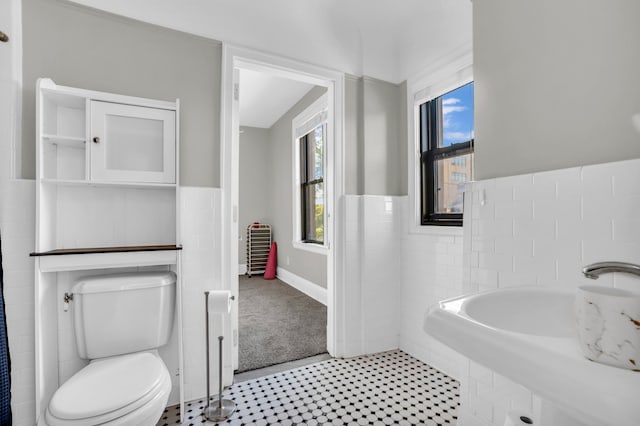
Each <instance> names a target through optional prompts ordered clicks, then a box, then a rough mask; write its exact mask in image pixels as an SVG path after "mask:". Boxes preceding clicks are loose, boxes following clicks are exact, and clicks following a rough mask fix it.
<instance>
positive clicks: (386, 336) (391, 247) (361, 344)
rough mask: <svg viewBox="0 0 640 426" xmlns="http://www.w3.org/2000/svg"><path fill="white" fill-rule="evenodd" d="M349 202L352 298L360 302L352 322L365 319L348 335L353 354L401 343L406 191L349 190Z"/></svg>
mask: <svg viewBox="0 0 640 426" xmlns="http://www.w3.org/2000/svg"><path fill="white" fill-rule="evenodd" d="M344 206H345V218H346V220H345V236H346V251H345V254H346V262H345V265H346V268H345V279H346V281H347V282H348V283H349V286H348V292H349V293H348V295H347V299H348V300H353V301H358V302H359V303H358V304H357V305H356V306H350V307H349V310H348V311H347V312H346V322H347V323H348V324H361V325H362V334H361V335H354V336H352V335H349V336H347V355H349V356H350V355H356V354H357V355H359V354H363V353H364V354H367V353H375V352H382V351H387V350H391V349H397V348H398V346H399V333H398V330H399V327H400V324H399V318H400V313H399V307H400V305H399V302H400V301H399V295H400V291H401V287H402V274H401V270H400V268H401V267H402V241H401V239H400V238H399V235H403V234H404V233H406V223H405V211H406V208H405V206H406V197H390V196H376V195H347V196H345V199H344ZM354 329H355V328H354Z"/></svg>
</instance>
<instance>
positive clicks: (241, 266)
mask: <svg viewBox="0 0 640 426" xmlns="http://www.w3.org/2000/svg"><path fill="white" fill-rule="evenodd" d="M246 273H247V264H246V263H240V264H238V275H244V274H246Z"/></svg>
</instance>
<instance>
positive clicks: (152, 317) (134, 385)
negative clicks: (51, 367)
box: [45, 272, 176, 426]
mask: <svg viewBox="0 0 640 426" xmlns="http://www.w3.org/2000/svg"><path fill="white" fill-rule="evenodd" d="M175 287H176V276H175V274H174V273H173V272H149V273H131V274H113V275H102V276H94V277H88V278H84V279H82V280H80V281H79V282H78V283H77V284H76V285H75V286H74V287H73V289H72V293H73V302H72V309H73V326H74V333H75V337H76V343H77V350H78V354H79V355H80V357H81V358H84V359H89V360H91V362H90V363H89V365H87V366H86V367H85V368H83V369H82V370H80V371H78V372H77V373H76V374H74V375H73V376H72V377H71V378H70V379H69V380H67V381H66V382H65V383H63V384H62V386H60V388H58V390H57V391H56V392H55V393H54V394H53V397H52V398H51V401H50V402H49V406H48V407H47V412H46V416H45V417H46V422H47V424H48V425H49V426H58V425H65V426H76V425H82V426H85V425H86V426H89V425H110V426H111V425H152V426H153V425H155V424H156V422H157V421H158V420H159V419H160V417H161V415H162V413H163V411H164V408H165V406H166V404H167V400H168V398H169V393H170V391H171V377H170V375H169V371H168V370H167V367H166V366H165V364H164V362H163V361H162V359H160V356H159V355H158V354H157V352H156V351H155V349H157V348H159V347H160V346H163V345H165V344H166V343H167V342H168V340H169V337H170V335H171V329H172V326H173V317H174V310H175V294H176V292H175Z"/></svg>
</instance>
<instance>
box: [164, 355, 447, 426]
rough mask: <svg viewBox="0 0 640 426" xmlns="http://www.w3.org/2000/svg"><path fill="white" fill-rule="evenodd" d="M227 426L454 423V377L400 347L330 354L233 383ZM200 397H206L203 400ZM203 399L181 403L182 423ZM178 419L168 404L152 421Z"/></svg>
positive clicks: (196, 415)
mask: <svg viewBox="0 0 640 426" xmlns="http://www.w3.org/2000/svg"><path fill="white" fill-rule="evenodd" d="M223 396H224V397H225V398H228V399H232V400H234V401H235V402H236V404H237V409H236V412H235V413H234V414H233V416H232V417H231V418H230V419H229V420H227V421H226V422H223V423H221V424H223V425H224V424H231V425H392V424H400V425H414V424H426V425H431V426H435V425H455V424H456V419H457V416H456V412H457V408H458V405H459V403H458V399H459V398H458V397H459V392H458V382H457V381H455V380H454V379H452V378H450V377H449V376H447V375H445V374H443V373H441V372H439V371H438V370H435V369H434V368H432V367H430V366H428V365H427V364H424V363H422V362H420V361H418V360H417V359H415V358H413V357H411V356H409V355H407V354H405V353H404V352H401V351H391V352H383V353H379V354H374V355H368V356H362V357H358V358H352V359H331V360H328V361H324V362H320V363H318V364H313V365H309V366H306V367H301V368H297V369H294V370H289V371H284V372H282V373H278V374H274V375H271V376H266V377H261V378H258V379H254V380H249V381H247V382H242V383H237V384H234V385H233V386H231V387H230V388H228V389H226V390H225V391H224V392H223ZM205 399H206V398H205ZM204 406H205V400H201V401H193V402H191V403H188V404H186V405H185V409H186V410H187V412H186V413H185V421H184V423H182V424H183V425H194V426H195V425H198V424H203V423H205V424H210V425H212V424H215V423H213V422H205V420H204V418H203V417H202V410H203V409H204ZM176 424H180V409H179V407H177V406H173V407H169V408H167V409H166V410H165V413H164V415H163V416H162V418H161V419H160V421H159V422H158V425H159V426H164V425H167V426H168V425H176Z"/></svg>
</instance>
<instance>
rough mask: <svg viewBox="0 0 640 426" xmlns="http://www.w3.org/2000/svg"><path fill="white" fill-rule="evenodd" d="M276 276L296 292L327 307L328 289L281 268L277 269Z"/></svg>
mask: <svg viewBox="0 0 640 426" xmlns="http://www.w3.org/2000/svg"><path fill="white" fill-rule="evenodd" d="M276 275H277V276H278V279H280V281H283V282H285V283H287V284H289V285H290V286H291V287H293V288H295V289H296V290H298V291H301V292H303V293H304V294H306V295H307V296H309V297H311V298H313V299H315V300H317V301H318V302H320V303H322V304H323V305H325V306H327V289H326V288H322V287H320V286H319V285H318V284H315V283H312V282H311V281H309V280H307V279H305V278H302V277H301V276H299V275H296V274H294V273H293V272H289V271H287V270H286V269H282V268H280V267H278V268H277V269H276Z"/></svg>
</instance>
